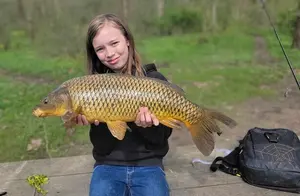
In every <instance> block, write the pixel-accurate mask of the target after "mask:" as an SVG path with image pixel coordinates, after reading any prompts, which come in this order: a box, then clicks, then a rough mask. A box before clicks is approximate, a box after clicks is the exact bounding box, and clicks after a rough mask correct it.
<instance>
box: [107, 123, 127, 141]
mask: <svg viewBox="0 0 300 196" xmlns="http://www.w3.org/2000/svg"><path fill="white" fill-rule="evenodd" d="M106 124H107V127H108V129H109V130H110V132H111V134H112V135H113V136H114V137H115V138H117V139H118V140H123V139H124V137H125V133H126V130H127V129H130V128H129V127H128V125H127V123H126V122H124V121H108V122H106Z"/></svg>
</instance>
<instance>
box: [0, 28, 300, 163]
mask: <svg viewBox="0 0 300 196" xmlns="http://www.w3.org/2000/svg"><path fill="white" fill-rule="evenodd" d="M262 35H263V36H264V37H266V38H267V43H268V47H269V50H270V52H271V54H272V55H273V56H275V57H278V58H279V59H280V60H281V62H279V63H276V64H274V65H271V66H270V65H257V64H255V63H254V62H255V61H253V55H254V39H253V37H252V36H250V35H248V34H244V33H242V32H232V31H231V32H230V31H228V32H225V33H223V34H219V35H197V34H191V35H183V36H172V37H160V38H148V39H145V40H140V41H138V42H137V43H138V44H137V45H138V49H139V51H140V52H141V54H142V56H143V59H144V60H143V63H148V62H153V61H155V62H157V63H158V65H160V64H161V63H162V64H164V63H167V64H168V67H163V66H162V67H159V69H160V71H161V72H162V73H163V74H164V75H165V76H166V77H167V78H169V79H171V80H172V82H174V83H176V84H178V85H179V86H181V87H183V88H184V90H185V91H186V93H187V96H188V98H189V99H191V100H192V101H194V102H196V103H198V104H201V105H205V106H208V107H215V108H217V107H221V106H224V105H232V104H236V103H238V102H241V101H244V100H246V99H248V98H251V97H254V96H269V95H273V93H274V91H272V89H268V88H262V87H263V86H268V85H270V84H273V83H276V82H277V81H279V80H280V79H281V78H283V76H284V75H285V74H286V73H288V74H290V73H289V72H287V70H288V67H287V64H286V62H285V60H284V58H283V55H282V53H281V51H280V48H279V45H278V43H277V41H276V39H275V37H273V36H274V35H273V34H272V31H268V32H263V34H262ZM282 40H283V42H284V44H285V47H287V52H288V53H289V54H290V58H291V60H292V61H293V62H295V63H296V62H297V61H299V57H298V56H299V52H298V51H296V50H291V49H289V48H288V46H289V43H290V39H289V38H288V37H283V38H282ZM0 59H1V61H0V69H2V70H6V71H8V72H9V73H17V74H21V75H22V76H23V77H24V78H27V79H26V80H25V81H26V82H24V80H18V79H16V78H15V77H14V76H13V75H6V76H4V75H1V77H0V142H1V144H2V145H0V150H1V152H2V154H1V155H2V156H1V157H0V161H2V162H3V161H16V160H22V159H31V158H45V157H47V156H48V154H47V152H46V143H45V141H46V139H45V133H46V136H47V138H48V143H49V144H48V148H49V152H50V154H51V155H52V156H66V155H68V152H67V149H68V143H67V141H66V140H65V132H64V128H63V126H62V122H61V120H60V119H59V118H46V119H36V118H34V117H33V116H32V115H31V110H32V108H33V107H34V106H35V105H36V104H37V103H38V101H39V100H40V99H41V98H42V97H43V96H45V95H46V94H47V93H48V92H49V91H51V90H52V89H53V88H54V87H55V86H56V85H57V84H58V83H59V82H61V81H63V80H65V79H68V78H71V77H75V76H78V75H82V74H84V61H83V60H74V59H67V58H60V59H50V58H46V57H41V56H38V55H37V53H34V52H24V51H22V50H20V51H9V52H0ZM295 67H296V66H295ZM298 67H299V66H298ZM40 77H46V78H47V79H49V81H53V80H54V81H55V83H50V82H44V83H40V82H37V81H36V80H35V78H40ZM33 138H41V139H42V140H43V144H42V146H41V147H40V148H39V149H38V150H36V151H27V150H26V149H27V145H28V143H29V142H30V140H31V139H33ZM73 140H74V142H75V144H86V143H89V138H88V127H82V128H80V127H78V132H77V133H76V134H75V136H74V138H73Z"/></svg>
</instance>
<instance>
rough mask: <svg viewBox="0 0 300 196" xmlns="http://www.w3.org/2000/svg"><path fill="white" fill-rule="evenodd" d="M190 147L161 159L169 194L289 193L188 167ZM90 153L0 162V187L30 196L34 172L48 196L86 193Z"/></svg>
mask: <svg viewBox="0 0 300 196" xmlns="http://www.w3.org/2000/svg"><path fill="white" fill-rule="evenodd" d="M198 156H199V153H198V152H197V150H196V148H195V147H194V146H187V145H185V146H179V147H172V149H171V151H170V153H169V155H168V156H167V158H166V160H165V165H166V168H165V172H166V175H167V179H168V181H169V184H170V187H171V189H172V190H171V195H173V196H185V195H187V196H214V195H215V196H227V195H230V196H246V195H251V196H254V195H257V196H262V195H264V196H268V195H270V196H271V195H272V196H290V195H296V194H290V193H284V192H277V191H271V190H266V189H262V188H257V187H253V186H251V185H248V184H246V183H244V182H243V181H242V180H241V179H240V178H238V177H234V176H231V175H227V174H224V173H222V172H216V173H211V172H210V171H209V165H205V164H197V165H196V166H194V167H193V166H192V164H191V160H192V159H193V158H198ZM93 163H94V161H93V159H92V157H91V156H90V155H83V156H74V157H65V158H54V159H44V160H30V161H24V162H13V163H2V164H0V172H1V173H0V177H1V178H0V186H1V187H0V188H1V189H4V190H6V191H7V192H8V195H9V196H31V195H32V192H33V189H31V187H29V185H28V184H27V183H26V181H25V179H26V177H27V176H29V175H32V174H37V173H42V174H46V175H48V176H49V178H50V183H49V184H48V185H47V186H45V188H46V189H47V190H48V191H49V194H48V196H83V195H88V187H89V181H90V176H91V170H92V166H93Z"/></svg>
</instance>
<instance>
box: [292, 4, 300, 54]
mask: <svg viewBox="0 0 300 196" xmlns="http://www.w3.org/2000/svg"><path fill="white" fill-rule="evenodd" d="M292 48H297V49H300V1H298V9H297V16H296V21H295V26H294V35H293V43H292Z"/></svg>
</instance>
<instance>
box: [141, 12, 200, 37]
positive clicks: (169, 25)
mask: <svg viewBox="0 0 300 196" xmlns="http://www.w3.org/2000/svg"><path fill="white" fill-rule="evenodd" d="M144 27H145V29H147V32H148V34H156V35H157V34H158V35H172V34H181V33H193V32H201V31H202V15H201V13H199V10H193V9H192V8H179V9H170V10H166V11H165V13H164V15H163V16H162V17H161V18H157V19H154V20H152V21H149V20H147V21H144Z"/></svg>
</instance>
